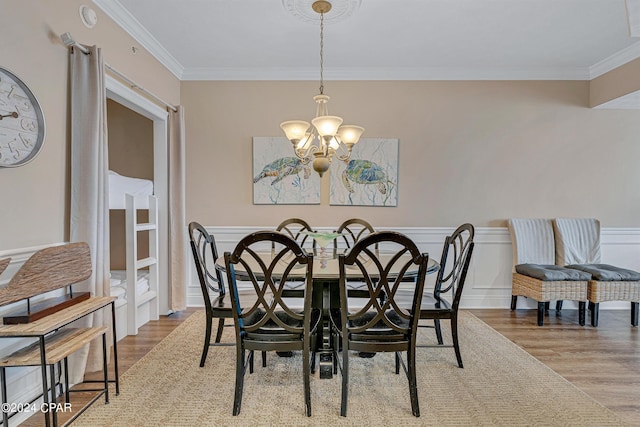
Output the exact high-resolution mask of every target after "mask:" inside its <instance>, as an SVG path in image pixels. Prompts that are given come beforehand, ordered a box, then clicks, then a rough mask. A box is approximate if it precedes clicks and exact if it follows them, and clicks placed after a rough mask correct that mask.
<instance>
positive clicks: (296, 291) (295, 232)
mask: <svg viewBox="0 0 640 427" xmlns="http://www.w3.org/2000/svg"><path fill="white" fill-rule="evenodd" d="M276 231H278V232H280V233H283V234H285V235H287V236H289V237H291V238H292V239H293V240H295V241H296V243H298V244H299V245H300V247H301V248H303V249H304V250H306V251H308V252H309V251H310V252H313V251H314V249H315V248H316V241H315V240H314V239H313V238H312V237H311V236H309V235H308V234H306V233H307V232H313V231H314V230H313V229H312V228H311V226H310V225H309V224H308V223H307V222H306V221H305V220H303V219H300V218H288V219H285V220H284V221H282V222H281V223H280V224H278V226H277V227H276ZM275 247H276V243H274V242H272V244H271V249H272V250H274V249H275ZM303 285H304V282H303V281H302V282H301V281H299V280H291V281H288V282H287V283H285V296H288V297H294V298H295V297H297V298H299V297H301V296H302V295H303V294H302V292H301V291H300V289H301V288H302V287H303Z"/></svg>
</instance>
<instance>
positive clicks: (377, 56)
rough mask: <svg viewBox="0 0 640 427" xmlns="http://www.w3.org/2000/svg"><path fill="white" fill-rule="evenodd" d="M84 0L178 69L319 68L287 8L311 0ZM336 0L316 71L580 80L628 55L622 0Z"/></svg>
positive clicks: (228, 75)
mask: <svg viewBox="0 0 640 427" xmlns="http://www.w3.org/2000/svg"><path fill="white" fill-rule="evenodd" d="M93 1H94V3H95V4H96V5H97V6H98V7H100V9H102V10H103V11H104V12H106V13H107V14H108V15H109V16H111V17H112V18H113V19H115V20H116V22H118V23H119V24H120V25H121V26H122V27H123V28H124V29H125V30H126V31H128V32H129V33H130V34H131V35H132V36H133V37H134V38H135V39H136V40H137V41H138V43H139V44H140V46H141V47H144V48H145V49H147V50H149V51H150V52H151V53H152V54H153V55H154V56H155V57H156V58H158V59H159V60H160V61H161V62H162V63H163V64H165V65H166V66H167V67H168V68H169V69H170V70H171V71H172V72H173V73H174V74H175V75H176V76H177V77H178V78H180V79H182V80H316V79H319V40H320V25H319V21H316V22H305V21H303V20H301V19H299V18H296V17H295V16H293V14H291V13H290V12H289V11H287V5H290V4H292V3H293V4H294V6H296V5H297V4H298V3H300V7H302V8H303V9H304V8H309V10H310V4H311V2H312V0H179V1H178V0H93ZM629 1H635V0H629ZM338 3H340V4H338ZM344 4H346V6H351V7H353V9H354V10H353V11H352V12H353V13H351V15H350V16H347V17H346V18H344V19H342V20H338V21H339V22H327V23H326V24H325V37H324V38H325V40H324V41H325V47H324V53H325V55H324V56H325V58H324V66H325V72H324V77H325V79H327V80H337V79H341V80H406V79H409V80H482V79H491V80H530V79H536V80H546V79H554V80H555V79H561V80H564V79H569V80H590V79H592V78H594V77H597V76H598V75H601V74H603V73H605V72H607V71H609V70H611V69H613V68H615V67H618V66H620V65H622V64H624V63H626V62H628V61H630V60H633V59H635V58H638V57H640V38H638V37H630V36H629V31H628V20H627V14H626V9H625V0H361V1H360V0H335V1H334V10H338V9H340V7H341V6H345V5H344ZM332 12H333V11H332ZM332 12H330V13H329V14H327V18H326V19H327V21H329V20H330V18H331V13H332ZM310 15H311V16H312V18H313V19H316V16H317V15H316V14H314V13H313V12H310ZM98 25H100V23H99V22H98ZM140 46H139V47H140Z"/></svg>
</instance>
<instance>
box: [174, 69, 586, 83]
mask: <svg viewBox="0 0 640 427" xmlns="http://www.w3.org/2000/svg"><path fill="white" fill-rule="evenodd" d="M318 78H319V76H318V70H317V69H315V68H314V69H311V68H264V69H256V68H185V70H184V72H183V73H182V80H318ZM589 79H590V78H589V69H588V68H580V67H574V68H509V69H507V68H471V67H465V68H446V67H442V68H438V67H434V68H396V67H394V68H382V67H378V68H376V67H363V68H340V67H338V68H335V67H334V68H332V69H331V70H330V71H325V73H324V80H589Z"/></svg>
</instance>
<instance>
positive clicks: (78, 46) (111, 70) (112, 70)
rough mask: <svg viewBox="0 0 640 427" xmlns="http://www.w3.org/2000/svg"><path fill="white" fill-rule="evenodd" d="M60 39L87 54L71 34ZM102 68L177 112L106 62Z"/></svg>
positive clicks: (62, 35) (66, 44) (85, 49)
mask: <svg viewBox="0 0 640 427" xmlns="http://www.w3.org/2000/svg"><path fill="white" fill-rule="evenodd" d="M60 38H61V39H62V42H63V43H64V44H65V46H68V47H75V48H77V49H78V50H79V51H80V52H82V53H84V54H89V49H87V48H86V47H85V46H83V45H81V44H79V43H78V42H76V41H75V40H74V39H73V37H72V36H71V33H69V32H67V33H64V34H61V35H60ZM104 67H105V68H106V69H107V70H109V71H110V72H111V73H113V74H115V75H116V76H117V77H118V78H120V79H122V80H124V81H125V82H126V83H127V84H129V86H130V87H131V89H137V90H139V91H140V92H142V93H144V94H145V95H147V96H148V97H150V98H152V99H154V100H155V101H156V102H159V103H161V104H163V105H165V106H166V107H167V108H170V109H171V110H173V111H178V109H177V108H176V107H174V106H173V105H172V104H169V103H168V102H166V101H164V100H163V99H162V98H159V97H158V96H156V95H154V94H153V93H151V92H149V91H148V90H146V89H145V88H143V87H142V86H140V85H139V84H137V83H136V82H134V81H133V80H131V79H130V78H129V77H127V76H125V75H124V74H122V73H121V72H120V71H118V70H116V69H115V68H113V67H112V66H111V65H109V64H107V63H106V62H105V64H104Z"/></svg>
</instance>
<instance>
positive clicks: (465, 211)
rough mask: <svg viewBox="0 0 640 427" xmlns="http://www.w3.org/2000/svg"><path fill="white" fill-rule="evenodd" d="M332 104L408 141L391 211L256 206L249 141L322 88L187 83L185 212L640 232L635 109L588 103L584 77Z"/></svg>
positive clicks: (394, 86) (410, 87)
mask: <svg viewBox="0 0 640 427" xmlns="http://www.w3.org/2000/svg"><path fill="white" fill-rule="evenodd" d="M325 86H326V88H325V92H326V93H327V94H328V95H330V96H331V97H332V98H331V101H330V104H329V105H330V112H331V113H333V114H337V115H341V116H342V117H343V118H345V120H346V121H347V122H350V123H357V124H360V125H363V126H364V127H365V128H366V131H365V135H364V136H367V137H397V138H399V141H400V176H399V179H398V181H399V185H398V192H399V196H398V197H399V200H398V207H396V208H373V207H342V206H329V205H328V176H326V177H325V179H324V181H323V193H322V199H323V201H322V205H320V206H254V205H252V158H251V156H252V137H253V136H280V135H281V131H280V128H279V123H280V122H281V121H284V120H289V119H296V118H301V119H305V120H310V119H311V118H312V116H313V114H314V103H313V100H312V97H313V95H315V94H316V93H317V83H314V82H255V81H254V82H182V84H181V98H182V103H183V105H185V108H186V121H187V124H186V133H187V165H188V167H187V220H188V221H191V220H197V221H199V222H201V223H203V224H207V225H216V226H225V225H257V226H262V225H264V226H273V225H275V224H277V223H278V222H279V221H280V220H282V219H284V218H286V217H290V216H300V217H303V218H305V219H307V220H308V221H309V222H310V223H311V224H312V225H313V226H318V227H321V226H333V225H336V224H338V223H339V222H341V221H342V220H344V219H346V218H349V217H353V216H359V217H363V218H366V219H369V220H370V221H371V222H372V223H373V224H375V225H378V226H385V225H390V226H391V225H394V226H427V227H437V226H455V225H458V224H460V223H462V222H465V221H470V222H472V223H474V224H475V225H476V226H505V225H506V223H505V220H506V219H507V218H509V217H559V216H593V217H597V218H600V220H601V221H602V224H603V226H604V227H623V226H624V227H631V226H636V227H637V226H640V192H639V191H638V182H640V169H639V168H638V158H640V111H637V110H625V111H621V110H593V109H589V108H588V106H589V82H583V81H540V82H531V81H524V82H492V81H482V82H465V81H458V82H456V81H446V82H435V81H425V82H417V81H405V82H392V81H388V82H374V81H371V82H333V81H332V82H328V83H327V84H326V85H325Z"/></svg>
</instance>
